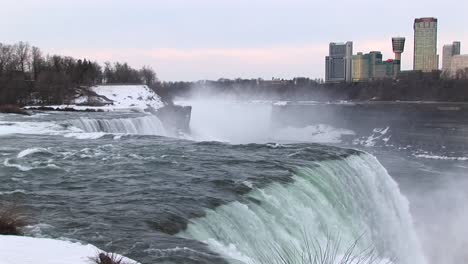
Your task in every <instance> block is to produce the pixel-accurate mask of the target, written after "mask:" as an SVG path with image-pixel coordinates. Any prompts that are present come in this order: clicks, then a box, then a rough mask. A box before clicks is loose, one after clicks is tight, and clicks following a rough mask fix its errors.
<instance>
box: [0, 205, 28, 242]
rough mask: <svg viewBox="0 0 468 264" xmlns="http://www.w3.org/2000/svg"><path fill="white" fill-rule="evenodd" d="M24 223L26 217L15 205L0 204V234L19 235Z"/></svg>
mask: <svg viewBox="0 0 468 264" xmlns="http://www.w3.org/2000/svg"><path fill="white" fill-rule="evenodd" d="M26 224H27V223H26V217H25V215H24V214H23V213H22V210H20V209H19V208H18V206H17V205H14V204H0V235H15V236H20V235H22V234H23V233H22V232H21V228H23V227H24V226H26Z"/></svg>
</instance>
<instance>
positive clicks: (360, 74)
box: [352, 51, 401, 82]
mask: <svg viewBox="0 0 468 264" xmlns="http://www.w3.org/2000/svg"><path fill="white" fill-rule="evenodd" d="M400 67H401V62H400V61H399V60H386V61H383V55H382V53H381V52H380V51H372V52H370V53H367V54H363V53H361V52H360V53H358V54H357V55H354V56H353V79H352V80H353V82H367V81H375V80H382V79H390V78H394V77H396V76H397V75H398V73H399V72H400Z"/></svg>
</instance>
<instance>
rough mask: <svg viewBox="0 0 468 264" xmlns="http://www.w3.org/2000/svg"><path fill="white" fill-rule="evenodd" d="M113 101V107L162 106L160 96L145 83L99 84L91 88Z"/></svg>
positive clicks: (142, 107) (141, 107)
mask: <svg viewBox="0 0 468 264" xmlns="http://www.w3.org/2000/svg"><path fill="white" fill-rule="evenodd" d="M91 89H92V90H93V91H94V92H95V93H97V94H98V95H100V96H104V97H106V98H107V99H109V100H111V101H112V102H113V107H114V108H117V109H122V108H124V109H125V108H139V109H146V108H148V107H152V108H155V109H158V108H160V107H162V105H163V104H162V102H161V98H160V97H159V96H158V95H157V94H156V93H155V92H154V91H153V90H151V89H150V88H149V87H148V86H146V85H101V86H95V87H92V88H91Z"/></svg>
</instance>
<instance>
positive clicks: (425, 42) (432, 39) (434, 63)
mask: <svg viewBox="0 0 468 264" xmlns="http://www.w3.org/2000/svg"><path fill="white" fill-rule="evenodd" d="M413 69H414V70H416V71H422V72H431V71H434V70H438V69H439V56H438V55H437V19H436V18H432V17H430V18H417V19H415V21H414V65H413Z"/></svg>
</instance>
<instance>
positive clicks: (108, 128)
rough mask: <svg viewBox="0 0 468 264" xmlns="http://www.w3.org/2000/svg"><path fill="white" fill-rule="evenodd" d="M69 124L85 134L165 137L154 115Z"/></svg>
mask: <svg viewBox="0 0 468 264" xmlns="http://www.w3.org/2000/svg"><path fill="white" fill-rule="evenodd" d="M71 124H72V125H73V126H75V127H78V128H80V129H81V130H83V131H84V132H86V133H110V134H133V135H159V136H166V131H165V129H164V126H163V124H162V123H161V121H160V120H159V118H157V117H156V116H154V115H147V116H144V117H137V118H116V119H89V118H80V119H77V120H73V121H71Z"/></svg>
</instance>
